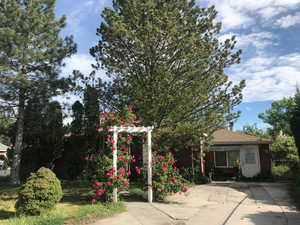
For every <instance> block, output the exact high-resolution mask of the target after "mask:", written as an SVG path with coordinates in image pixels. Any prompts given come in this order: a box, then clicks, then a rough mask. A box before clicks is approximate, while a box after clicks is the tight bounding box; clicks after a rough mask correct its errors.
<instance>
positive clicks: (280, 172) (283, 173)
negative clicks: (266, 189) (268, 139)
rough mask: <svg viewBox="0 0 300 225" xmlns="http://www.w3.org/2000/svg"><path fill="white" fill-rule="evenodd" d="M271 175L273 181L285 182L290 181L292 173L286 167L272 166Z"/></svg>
mask: <svg viewBox="0 0 300 225" xmlns="http://www.w3.org/2000/svg"><path fill="white" fill-rule="evenodd" d="M272 173H273V176H274V178H275V179H279V180H286V179H291V178H292V177H293V174H292V171H291V169H290V167H288V166H283V165H279V166H273V167H272Z"/></svg>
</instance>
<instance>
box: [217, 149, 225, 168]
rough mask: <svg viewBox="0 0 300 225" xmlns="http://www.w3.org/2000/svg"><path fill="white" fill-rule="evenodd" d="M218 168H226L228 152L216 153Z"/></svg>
mask: <svg viewBox="0 0 300 225" xmlns="http://www.w3.org/2000/svg"><path fill="white" fill-rule="evenodd" d="M215 157H216V159H215V160H216V167H226V166H227V160H226V152H215Z"/></svg>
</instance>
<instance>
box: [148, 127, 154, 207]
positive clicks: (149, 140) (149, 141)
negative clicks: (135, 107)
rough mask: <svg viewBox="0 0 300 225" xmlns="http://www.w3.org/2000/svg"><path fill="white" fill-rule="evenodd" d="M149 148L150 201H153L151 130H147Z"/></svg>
mask: <svg viewBox="0 0 300 225" xmlns="http://www.w3.org/2000/svg"><path fill="white" fill-rule="evenodd" d="M147 150H148V157H147V158H148V164H147V169H148V202H149V203H152V199H153V193H152V165H151V164H152V149H151V131H148V132H147Z"/></svg>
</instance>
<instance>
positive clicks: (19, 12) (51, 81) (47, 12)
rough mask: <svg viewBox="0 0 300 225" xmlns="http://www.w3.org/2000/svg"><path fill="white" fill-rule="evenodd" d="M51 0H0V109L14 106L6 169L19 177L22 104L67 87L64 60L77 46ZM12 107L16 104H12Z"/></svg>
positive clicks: (14, 180) (15, 181)
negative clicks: (63, 34) (9, 163)
mask: <svg viewBox="0 0 300 225" xmlns="http://www.w3.org/2000/svg"><path fill="white" fill-rule="evenodd" d="M55 2H56V1H55V0H23V1H19V0H9V1H1V3H0V71H1V72H0V86H1V92H0V98H1V100H2V102H1V105H0V107H1V109H0V110H1V111H2V110H4V111H5V112H6V113H11V112H12V111H15V112H17V115H16V119H17V123H16V132H15V140H14V152H13V162H12V170H11V182H12V184H18V183H20V180H19V176H18V174H19V170H20V156H21V151H22V148H23V147H24V146H23V129H24V109H25V106H26V104H27V102H28V100H29V99H30V98H31V97H32V96H46V97H48V99H49V98H50V97H52V96H56V95H58V94H61V93H63V92H65V91H67V90H68V87H69V84H70V79H66V78H59V74H60V72H61V71H60V68H61V67H62V66H63V65H64V62H63V60H64V59H65V58H67V57H70V56H71V55H72V54H73V53H75V51H76V45H75V44H74V43H73V38H72V37H69V36H67V37H65V38H64V39H62V38H61V37H60V36H59V35H60V31H61V29H63V28H64V27H65V26H66V17H65V16H63V17H61V18H58V19H56V18H55V14H54V10H55ZM16 109H17V110H16Z"/></svg>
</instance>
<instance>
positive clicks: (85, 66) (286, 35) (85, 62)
mask: <svg viewBox="0 0 300 225" xmlns="http://www.w3.org/2000/svg"><path fill="white" fill-rule="evenodd" d="M197 2H198V4H199V5H202V6H207V5H215V7H216V9H217V11H218V18H217V20H219V21H221V22H222V24H223V29H222V33H221V34H220V40H221V41H222V40H225V39H226V38H228V37H230V36H232V35H236V37H237V40H238V44H237V48H240V49H242V50H243V54H242V62H241V63H240V64H238V65H235V66H233V67H231V68H228V69H227V70H226V72H227V74H228V75H229V76H230V79H231V80H232V81H233V82H239V81H240V80H242V79H245V80H246V85H247V86H246V88H245V90H244V92H243V95H244V100H243V103H242V104H240V105H239V106H238V107H237V110H241V112H242V114H241V117H240V119H239V120H238V121H237V122H236V123H235V126H234V129H235V130H237V129H241V128H242V126H243V125H245V124H253V123H256V124H257V125H258V126H259V127H261V128H265V127H266V126H267V125H266V124H264V123H263V122H262V121H261V120H260V119H258V117H257V115H258V113H261V112H264V111H265V110H266V109H267V108H269V107H270V105H271V103H272V101H275V100H279V99H282V98H283V97H288V96H292V95H294V93H295V89H296V85H297V84H300V39H299V37H300V0H198V1H197ZM110 6H111V0H81V1H74V0H73V1H72V0H57V7H56V14H57V16H61V15H66V16H67V18H68V26H67V27H66V29H65V30H64V31H63V35H70V34H73V35H74V37H75V41H76V43H77V44H78V52H77V54H76V55H74V56H73V57H72V58H70V59H67V60H66V67H65V68H64V69H63V74H68V73H71V71H72V70H73V69H79V70H81V71H82V72H83V73H88V72H89V71H90V70H91V69H90V65H91V64H92V63H93V58H91V57H90V55H89V49H90V47H91V46H93V45H95V43H96V42H97V40H98V37H97V36H96V29H97V27H99V25H100V23H101V17H100V14H101V11H102V10H103V8H104V7H110ZM99 76H104V72H103V71H100V72H99Z"/></svg>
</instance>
